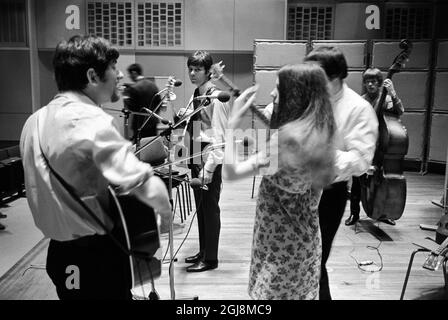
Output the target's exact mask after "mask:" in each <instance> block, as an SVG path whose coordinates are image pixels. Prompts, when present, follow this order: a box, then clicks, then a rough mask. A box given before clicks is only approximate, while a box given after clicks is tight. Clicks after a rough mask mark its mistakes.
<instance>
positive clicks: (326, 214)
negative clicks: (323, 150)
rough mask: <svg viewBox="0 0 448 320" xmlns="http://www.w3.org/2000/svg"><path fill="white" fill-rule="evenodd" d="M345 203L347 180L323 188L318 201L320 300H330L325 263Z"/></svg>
mask: <svg viewBox="0 0 448 320" xmlns="http://www.w3.org/2000/svg"><path fill="white" fill-rule="evenodd" d="M346 203H347V182H338V183H334V184H332V185H331V186H330V187H328V189H326V190H324V192H323V193H322V197H321V199H320V202H319V223H320V230H321V234H322V264H321V275H320V282H319V285H320V289H319V299H320V300H331V294H330V287H329V284H328V273H327V268H326V263H327V260H328V257H329V256H330V251H331V245H332V243H333V239H334V237H335V235H336V232H337V231H338V228H339V224H340V223H341V219H342V216H343V215H344V210H345V205H346Z"/></svg>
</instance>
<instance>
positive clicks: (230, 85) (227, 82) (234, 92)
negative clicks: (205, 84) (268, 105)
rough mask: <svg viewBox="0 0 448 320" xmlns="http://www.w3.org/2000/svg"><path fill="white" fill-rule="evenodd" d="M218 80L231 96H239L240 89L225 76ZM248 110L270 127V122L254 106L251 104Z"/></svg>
mask: <svg viewBox="0 0 448 320" xmlns="http://www.w3.org/2000/svg"><path fill="white" fill-rule="evenodd" d="M219 80H220V81H221V82H222V83H224V84H225V85H226V86H227V87H228V88H229V90H230V91H231V92H232V95H233V96H234V97H237V98H238V97H239V96H240V89H238V88H237V87H236V86H235V85H234V84H233V83H232V81H230V79H229V78H227V77H226V76H225V75H221V76H220V77H219ZM249 108H250V110H251V111H252V112H253V113H254V114H255V115H256V116H257V117H258V118H259V119H260V120H261V121H262V122H263V123H264V124H265V125H266V126H268V127H269V125H270V122H271V121H270V120H269V119H268V118H267V117H266V116H265V115H264V114H263V112H261V111H260V110H259V109H258V108H257V106H256V105H254V104H251V105H250V107H249Z"/></svg>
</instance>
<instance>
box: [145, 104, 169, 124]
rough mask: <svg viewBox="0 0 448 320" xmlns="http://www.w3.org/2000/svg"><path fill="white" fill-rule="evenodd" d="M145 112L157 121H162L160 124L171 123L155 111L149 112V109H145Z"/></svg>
mask: <svg viewBox="0 0 448 320" xmlns="http://www.w3.org/2000/svg"><path fill="white" fill-rule="evenodd" d="M142 110H143V111H145V112H147V113H149V114H150V115H151V116H154V117H156V118H157V119H159V120H160V122H162V123H163V124H168V123H170V122H169V121H168V120H166V119H164V118H163V117H161V116H159V115H158V114H157V113H155V112H154V111H151V110H149V109H148V108H145V107H143V108H142Z"/></svg>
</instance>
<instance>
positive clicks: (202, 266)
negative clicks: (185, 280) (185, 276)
mask: <svg viewBox="0 0 448 320" xmlns="http://www.w3.org/2000/svg"><path fill="white" fill-rule="evenodd" d="M216 268H218V261H217V260H215V261H202V260H201V261H198V262H196V263H195V264H194V265H192V266H189V267H188V268H187V272H202V271H207V270H212V269H216Z"/></svg>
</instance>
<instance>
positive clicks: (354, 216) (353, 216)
mask: <svg viewBox="0 0 448 320" xmlns="http://www.w3.org/2000/svg"><path fill="white" fill-rule="evenodd" d="M358 220H359V214H353V213H352V214H350V217H348V218H347V220H345V225H346V226H352V225H354V224H355V223H356V222H358Z"/></svg>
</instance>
